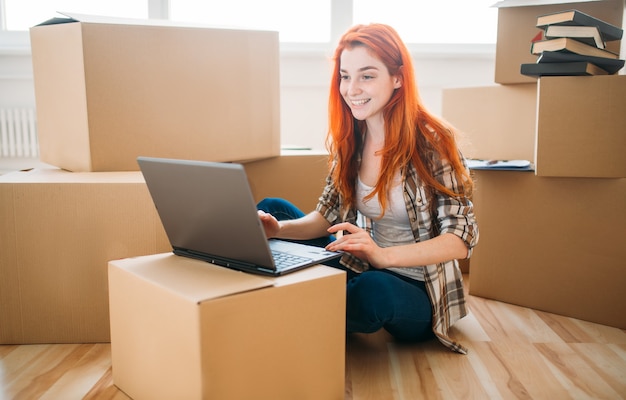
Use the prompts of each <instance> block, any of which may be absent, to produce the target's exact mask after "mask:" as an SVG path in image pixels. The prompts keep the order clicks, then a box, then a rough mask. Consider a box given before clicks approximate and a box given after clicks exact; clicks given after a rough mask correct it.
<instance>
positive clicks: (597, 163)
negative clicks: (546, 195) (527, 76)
mask: <svg viewBox="0 0 626 400" xmlns="http://www.w3.org/2000/svg"><path fill="white" fill-rule="evenodd" d="M625 108H626V76H624V75H610V76H589V77H567V76H562V77H543V78H541V79H540V80H539V84H538V85H535V84H518V85H494V86H484V87H474V88H458V89H446V90H444V92H443V107H442V110H443V111H442V115H443V116H444V117H445V118H446V119H447V120H448V121H450V122H451V123H452V124H454V125H455V126H456V127H457V128H458V129H459V130H461V132H462V133H461V135H462V137H461V138H460V147H461V150H462V151H463V152H464V154H465V156H466V157H468V158H477V159H486V160H491V159H496V160H515V159H523V160H529V161H531V162H533V163H534V164H535V169H536V174H537V175H539V176H552V177H587V178H624V177H626V157H624V156H623V152H624V149H626V135H624V132H625V131H626V113H624V111H623V110H624V109H625Z"/></svg>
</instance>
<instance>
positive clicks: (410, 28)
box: [353, 0, 498, 43]
mask: <svg viewBox="0 0 626 400" xmlns="http://www.w3.org/2000/svg"><path fill="white" fill-rule="evenodd" d="M494 3H495V1H494V0H473V1H467V0H445V1H406V0H385V1H383V2H381V1H380V0H354V11H353V18H354V22H355V23H370V22H380V23H385V24H388V25H391V26H392V27H394V28H395V29H396V30H397V31H398V33H399V34H400V36H401V37H402V39H403V40H404V41H405V42H411V43H495V42H496V36H497V18H498V12H497V9H496V8H494V7H491V6H492V5H493V4H494Z"/></svg>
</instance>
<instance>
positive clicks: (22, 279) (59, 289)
mask: <svg viewBox="0 0 626 400" xmlns="http://www.w3.org/2000/svg"><path fill="white" fill-rule="evenodd" d="M52 22H56V23H44V24H42V25H41V26H36V27H33V28H32V29H31V45H32V57H33V70H34V78H35V90H36V92H35V94H36V102H37V117H38V133H39V137H40V150H41V159H42V161H43V162H44V163H45V164H47V165H50V166H51V167H50V168H47V169H35V170H30V171H20V172H14V173H9V174H6V175H2V176H0V196H1V198H2V201H1V203H0V206H1V210H0V213H1V215H2V221H3V222H2V224H0V246H1V247H0V274H1V277H2V279H0V296H1V297H0V304H1V306H2V310H1V312H0V343H77V342H107V341H109V340H110V329H109V320H108V294H107V281H106V265H107V262H108V261H109V260H112V259H121V258H126V257H135V256H141V255H145V254H154V253H160V252H164V251H169V250H171V248H170V246H169V242H168V241H167V237H166V235H165V232H164V230H163V228H162V225H161V223H160V220H159V218H158V215H157V213H156V210H155V208H154V205H153V203H152V199H151V198H150V196H149V193H148V191H147V188H146V187H145V183H144V181H143V177H142V176H141V173H140V172H139V171H138V165H137V162H136V157H137V156H139V155H145V156H156V157H173V158H185V159H203V160H211V161H239V160H253V161H250V162H249V163H248V164H247V167H246V169H247V171H248V173H249V174H250V176H251V180H252V181H253V184H252V186H253V191H254V192H255V195H257V198H258V196H268V195H272V193H271V191H269V190H268V189H266V185H268V183H269V182H283V183H284V184H283V185H282V186H281V185H278V186H277V185H276V184H275V183H274V184H273V186H272V187H273V188H276V190H277V191H280V193H277V194H276V195H281V196H284V197H288V198H289V197H291V198H292V200H294V202H295V203H297V204H298V205H299V206H301V207H303V208H305V209H306V208H311V207H312V206H311V205H310V204H309V203H305V202H304V199H303V197H298V195H299V192H298V191H295V190H294V191H291V193H288V192H289V189H288V186H289V183H288V180H287V179H289V178H288V177H283V176H281V174H284V173H285V171H295V170H296V169H298V170H299V171H300V172H301V174H302V175H303V176H304V177H303V179H302V181H306V182H308V183H313V182H317V183H318V184H317V186H316V185H315V184H312V185H310V187H311V189H309V191H308V192H307V193H310V192H311V190H314V191H315V192H316V193H317V194H316V195H312V196H311V198H309V199H307V200H308V201H310V200H311V199H315V198H316V196H317V195H319V193H321V187H323V179H324V175H325V169H326V156H325V155H323V154H307V155H304V156H298V155H294V156H293V157H280V147H279V146H280V137H279V126H278V124H279V117H278V113H279V98H278V96H279V83H278V34H277V33H276V32H269V31H245V30H229V29H215V28H202V27H195V26H193V27H192V26H173V25H170V24H168V23H166V22H155V21H128V20H118V19H103V18H100V17H93V16H83V15H72V16H71V17H69V18H65V17H64V18H62V19H60V20H54V21H52ZM254 160H257V161H254ZM285 166H287V167H285ZM261 170H262V171H263V172H262V173H261ZM255 171H259V172H255ZM266 174H267V175H266ZM272 178H276V179H275V180H274V179H272ZM301 191H302V192H303V193H304V192H305V190H304V188H303V189H302V190H301ZM294 197H295V198H294Z"/></svg>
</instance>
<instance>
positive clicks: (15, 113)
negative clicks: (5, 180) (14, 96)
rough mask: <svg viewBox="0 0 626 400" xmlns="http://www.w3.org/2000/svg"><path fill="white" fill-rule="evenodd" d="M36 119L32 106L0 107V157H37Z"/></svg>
mask: <svg viewBox="0 0 626 400" xmlns="http://www.w3.org/2000/svg"><path fill="white" fill-rule="evenodd" d="M38 155H39V145H38V143H37V121H36V114H35V110H34V109H32V108H0V157H6V158H37V157H38Z"/></svg>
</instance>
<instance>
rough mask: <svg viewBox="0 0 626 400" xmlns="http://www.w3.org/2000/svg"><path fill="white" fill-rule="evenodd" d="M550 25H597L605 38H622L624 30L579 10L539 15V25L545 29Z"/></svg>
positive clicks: (607, 39) (608, 39)
mask: <svg viewBox="0 0 626 400" xmlns="http://www.w3.org/2000/svg"><path fill="white" fill-rule="evenodd" d="M549 25H579V26H597V27H598V28H599V29H600V32H602V36H603V37H604V40H606V41H610V40H620V39H621V38H622V35H623V34H624V30H623V29H622V28H620V27H618V26H615V25H612V24H609V23H608V22H605V21H602V20H600V19H598V18H595V17H593V16H591V15H589V14H585V13H584V12H582V11H579V10H566V11H561V12H557V13H550V14H545V15H541V16H539V17H537V27H538V28H541V29H545V28H546V27H547V26H549Z"/></svg>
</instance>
